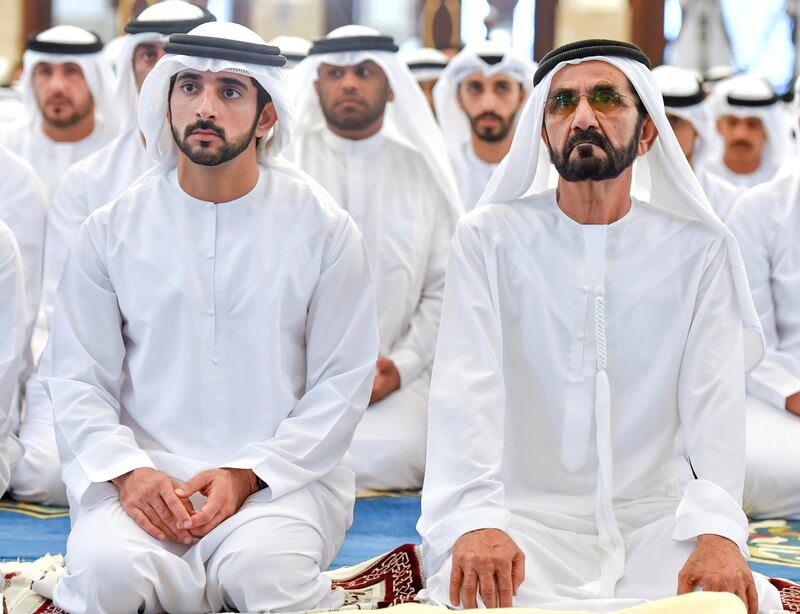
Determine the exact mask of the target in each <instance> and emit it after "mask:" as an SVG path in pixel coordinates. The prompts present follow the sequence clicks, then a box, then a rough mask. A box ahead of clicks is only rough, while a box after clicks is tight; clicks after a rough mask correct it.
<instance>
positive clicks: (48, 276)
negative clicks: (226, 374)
mask: <svg viewBox="0 0 800 614" xmlns="http://www.w3.org/2000/svg"><path fill="white" fill-rule="evenodd" d="M213 19H214V17H213V16H212V15H211V14H210V13H208V11H206V10H205V9H202V8H200V7H198V6H194V5H192V4H189V3H188V2H182V1H181V0H168V1H167V2H160V3H158V4H156V5H154V6H152V7H149V8H147V9H145V10H144V11H142V13H141V14H140V15H139V16H138V17H137V18H136V19H133V20H131V22H130V23H129V24H128V25H127V26H126V31H127V32H128V36H127V38H126V39H125V41H124V42H123V43H122V50H121V52H120V57H119V60H120V61H119V63H118V70H117V90H116V93H117V100H118V101H120V102H121V103H123V106H122V108H121V109H120V111H121V113H120V116H121V118H122V120H123V121H124V124H125V125H126V126H127V127H128V129H127V130H125V132H123V133H122V134H121V135H120V136H118V137H117V138H115V139H114V140H113V141H111V142H110V143H108V144H107V145H105V146H104V147H101V148H100V149H99V150H98V151H96V152H94V153H93V154H90V155H89V156H87V157H85V158H83V159H82V160H80V161H78V162H77V163H75V164H74V165H73V166H71V167H70V168H69V170H68V171H67V172H66V173H65V175H64V177H63V178H62V180H61V182H60V183H59V185H58V189H57V190H56V191H55V193H54V195H53V200H52V203H51V206H50V209H49V211H48V215H47V235H46V236H47V239H46V245H45V250H44V272H43V280H42V300H41V305H40V312H41V314H42V316H41V320H40V321H39V323H38V327H37V331H36V346H37V349H38V350H39V351H41V348H42V347H43V346H44V344H45V343H46V339H47V322H49V320H50V318H51V317H52V310H53V299H54V296H55V291H56V287H57V286H58V280H59V279H60V277H61V270H62V268H63V266H64V261H65V259H66V257H67V252H68V250H69V246H70V244H71V243H72V241H73V240H74V239H75V236H76V235H77V234H78V229H79V228H80V226H81V224H82V223H83V221H84V220H85V219H86V218H87V217H88V216H89V214H90V213H92V212H93V211H94V210H95V209H98V208H100V207H101V206H102V205H104V204H106V203H108V202H110V201H112V200H114V199H115V198H116V197H117V196H119V195H120V194H121V193H122V192H123V191H124V190H125V189H126V188H127V187H128V186H130V184H131V183H132V182H133V181H134V180H135V179H136V178H137V177H139V176H140V175H142V174H143V173H145V172H146V171H147V170H148V169H149V168H151V167H152V166H153V165H154V164H155V162H154V160H153V159H152V158H150V156H148V155H147V151H146V149H145V145H144V139H143V137H142V135H141V132H140V131H139V127H138V124H137V123H136V102H137V97H138V92H139V88H140V87H141V84H142V82H143V81H144V78H145V77H146V76H147V74H148V73H149V72H150V70H152V68H153V66H155V63H156V62H157V61H158V59H159V58H160V57H161V56H162V55H163V47H164V43H165V41H166V40H167V37H168V36H169V34H171V33H173V32H182V33H186V32H188V31H189V30H191V29H192V28H194V27H196V26H198V25H200V24H201V23H205V22H207V21H211V20H213ZM37 355H38V352H37ZM25 402H26V419H25V424H24V427H23V432H22V433H21V435H20V436H21V437H22V438H23V443H24V444H25V459H23V461H22V462H20V463H19V465H17V468H16V470H15V475H14V477H13V479H12V491H13V493H14V495H15V497H17V498H18V499H21V500H24V501H33V502H37V503H49V504H57V505H65V504H66V492H65V489H64V484H63V482H62V481H61V463H60V462H59V460H58V450H57V448H56V441H55V434H54V432H53V410H52V408H51V407H50V401H49V399H48V398H47V393H46V392H45V391H44V388H42V385H41V382H39V380H38V377H37V375H36V373H33V374H31V375H30V377H29V379H28V382H27V385H26V387H25Z"/></svg>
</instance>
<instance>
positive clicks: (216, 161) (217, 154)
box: [171, 114, 260, 166]
mask: <svg viewBox="0 0 800 614" xmlns="http://www.w3.org/2000/svg"><path fill="white" fill-rule="evenodd" d="M259 115H260V114H256V119H255V121H254V122H253V125H252V126H251V127H250V131H249V132H248V133H247V134H245V135H243V136H242V137H240V138H238V139H236V140H235V141H233V142H232V143H228V140H227V139H226V138H225V130H223V129H222V128H218V127H217V126H216V125H215V124H214V122H209V121H206V120H203V119H201V120H199V121H197V122H195V123H194V124H191V125H189V126H186V128H184V129H183V138H181V137H180V134H179V133H178V130H177V129H176V128H175V126H171V128H172V138H173V139H174V140H175V144H176V145H177V146H178V149H180V150H181V151H182V152H183V153H184V154H185V155H186V157H187V158H189V160H191V161H192V162H194V163H195V164H200V165H201V166H218V165H220V164H223V163H225V162H228V161H229V160H233V159H234V158H235V157H237V156H238V155H239V154H240V153H242V152H243V151H244V150H245V149H247V148H248V146H249V145H250V143H251V141H252V140H253V137H254V136H255V133H256V128H257V127H258V118H259ZM195 130H210V131H212V132H214V133H215V134H216V135H217V136H218V137H219V138H220V139H221V140H222V142H223V145H222V147H220V148H219V149H216V150H214V149H211V148H210V147H209V146H208V145H202V144H201V145H200V146H199V148H195V149H192V147H191V145H189V143H188V140H189V137H190V136H191V134H192V132H194V131H195ZM200 142H201V143H202V139H200Z"/></svg>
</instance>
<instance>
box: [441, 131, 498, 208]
mask: <svg viewBox="0 0 800 614" xmlns="http://www.w3.org/2000/svg"><path fill="white" fill-rule="evenodd" d="M448 156H449V158H450V164H451V165H452V166H453V172H454V173H455V175H456V182H457V183H458V192H459V194H460V196H461V204H462V205H464V211H466V212H469V211H472V209H473V208H474V207H475V205H476V204H477V202H478V199H479V198H480V197H481V194H483V191H484V190H485V189H486V185H487V184H488V183H489V178H490V177H491V176H492V173H494V171H495V169H496V168H497V164H492V163H491V162H484V161H483V160H481V159H480V158H479V157H478V156H477V154H476V153H475V149H474V147H473V146H472V140H469V141H466V142H464V143H461V145H460V146H459V147H458V148H456V149H451V150H449V151H448Z"/></svg>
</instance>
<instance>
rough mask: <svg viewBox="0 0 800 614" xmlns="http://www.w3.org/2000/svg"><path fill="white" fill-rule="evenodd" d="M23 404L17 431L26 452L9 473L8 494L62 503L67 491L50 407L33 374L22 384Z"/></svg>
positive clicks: (16, 497)
mask: <svg viewBox="0 0 800 614" xmlns="http://www.w3.org/2000/svg"><path fill="white" fill-rule="evenodd" d="M25 407H26V410H25V420H24V421H23V422H22V424H21V425H20V427H19V433H18V437H19V440H20V442H21V443H22V445H23V447H24V449H25V453H24V455H23V457H22V458H21V459H20V460H19V462H18V463H17V465H16V466H15V467H14V469H13V470H12V472H11V484H10V490H11V495H12V496H13V497H14V498H15V499H17V500H18V501H27V502H29V503H40V504H43V505H59V506H65V505H67V491H66V487H65V486H64V482H62V481H61V462H60V461H59V458H58V448H57V446H56V435H55V431H54V426H53V410H52V409H51V407H50V398H49V397H48V396H47V393H46V392H45V390H44V388H43V387H42V385H41V384H40V383H39V381H38V380H37V379H36V376H35V375H34V376H32V377H31V378H30V379H29V380H28V382H27V384H26V386H25Z"/></svg>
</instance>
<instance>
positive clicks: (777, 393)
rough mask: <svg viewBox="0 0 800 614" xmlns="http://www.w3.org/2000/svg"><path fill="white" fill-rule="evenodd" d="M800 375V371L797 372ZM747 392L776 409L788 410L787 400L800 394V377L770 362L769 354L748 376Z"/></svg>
mask: <svg viewBox="0 0 800 614" xmlns="http://www.w3.org/2000/svg"><path fill="white" fill-rule="evenodd" d="M797 373H798V374H800V370H798V371H797ZM747 392H748V394H751V395H753V396H754V397H756V398H757V399H761V400H762V401H764V402H765V403H768V404H770V405H772V406H774V407H778V408H780V409H785V408H786V399H788V398H789V397H790V396H792V395H793V394H795V393H797V392H800V377H798V375H796V374H795V373H793V372H792V371H790V370H789V369H786V368H785V367H784V366H783V365H780V364H777V363H776V362H774V361H772V360H770V356H769V354H768V355H767V358H766V360H765V361H764V362H763V363H761V365H759V366H758V367H757V368H756V369H755V370H754V371H753V372H752V373H750V375H748V376H747Z"/></svg>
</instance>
